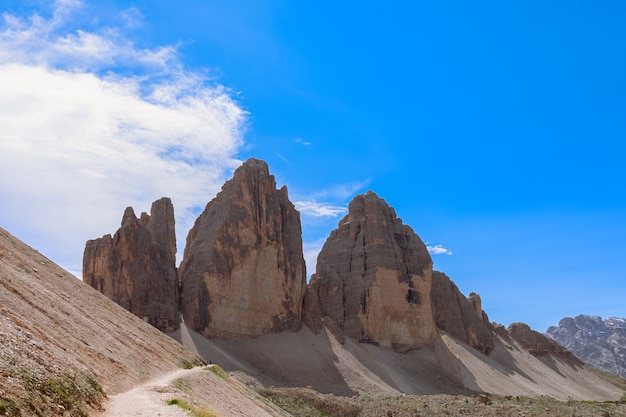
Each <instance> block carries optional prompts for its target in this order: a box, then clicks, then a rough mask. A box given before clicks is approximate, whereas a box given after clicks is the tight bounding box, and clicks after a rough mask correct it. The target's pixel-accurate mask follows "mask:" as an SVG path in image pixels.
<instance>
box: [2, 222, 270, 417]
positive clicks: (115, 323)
mask: <svg viewBox="0 0 626 417" xmlns="http://www.w3.org/2000/svg"><path fill="white" fill-rule="evenodd" d="M199 362H200V360H199V358H198V357H196V356H195V355H193V354H192V353H190V352H189V351H188V350H186V349H184V348H183V347H182V346H181V345H180V344H179V343H177V342H176V341H174V340H173V339H171V338H170V337H168V336H166V335H165V334H163V333H162V332H160V331H159V330H157V329H156V328H154V327H152V326H151V325H149V324H147V323H145V322H144V321H143V320H141V319H139V318H137V317H135V316H134V315H133V314H131V313H129V312H128V311H127V310H125V309H124V308H122V307H120V306H119V305H117V304H116V303H114V302H112V301H111V300H109V299H108V298H107V297H105V296H104V295H102V294H101V293H99V292H98V291H96V290H94V289H93V288H91V287H90V286H88V285H86V284H83V283H82V282H81V281H79V280H78V279H76V278H75V277H74V276H72V275H71V274H69V273H68V272H67V271H65V270H64V269H62V268H60V267H59V266H57V265H56V264H54V263H53V262H52V261H50V260H49V259H48V258H46V257H45V256H43V255H42V254H40V253H39V252H38V251H36V250H35V249H33V248H31V247H29V246H27V245H25V244H24V243H22V242H21V241H20V240H18V239H17V238H15V237H14V236H12V235H11V234H9V233H8V232H7V231H6V230H4V229H1V228H0V370H1V375H0V376H1V378H0V415H8V416H29V415H39V416H41V415H45V416H51V415H71V416H83V415H86V414H87V413H89V412H92V413H93V412H94V411H95V410H99V409H103V408H104V409H106V408H108V405H107V403H106V398H105V396H109V397H111V396H113V395H115V394H118V393H121V392H125V391H127V390H129V389H131V388H132V387H134V386H136V385H139V384H141V383H144V382H146V381H149V380H151V379H153V378H155V377H157V376H160V375H164V374H167V373H171V372H172V371H175V370H177V369H180V367H181V366H183V367H188V366H189V365H191V364H193V363H199ZM209 374H210V373H208V372H207V373H206V375H205V376H202V380H204V381H208V379H207V378H209ZM210 375H212V374H210ZM196 378H197V377H196ZM215 380H216V378H213V379H212V381H213V382H212V384H213V385H211V386H213V387H215V386H218V387H219V386H221V385H223V382H222V381H221V380H219V379H217V382H216V381H215ZM216 384H217V385H216ZM179 391H180V390H176V389H173V391H171V393H170V395H177V396H181V395H183V394H184V393H180V392H179ZM231 391H232V389H231ZM231 391H228V390H226V388H221V391H220V390H216V392H218V393H220V392H221V393H222V395H223V396H224V397H223V398H229V397H230V396H232V392H231ZM245 395H247V394H240V396H245ZM204 398H205V399H206V398H208V395H206V394H205V395H204ZM223 398H222V400H223ZM219 400H220V397H219V396H218V398H215V396H213V398H212V399H211V401H213V402H219ZM207 401H208V400H207ZM163 404H164V403H163ZM163 404H162V405H163ZM251 404H254V403H251ZM248 409H250V410H251V411H250V414H242V415H255V413H254V410H255V408H254V407H253V406H251V405H250V404H248ZM271 414H274V413H271ZM103 415H109V413H108V412H105V413H104V414H103ZM259 415H262V414H259ZM266 415H267V414H266ZM274 415H275V414H274Z"/></svg>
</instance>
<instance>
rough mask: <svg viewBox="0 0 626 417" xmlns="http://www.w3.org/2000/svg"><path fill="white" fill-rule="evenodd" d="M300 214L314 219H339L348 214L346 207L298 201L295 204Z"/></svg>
mask: <svg viewBox="0 0 626 417" xmlns="http://www.w3.org/2000/svg"><path fill="white" fill-rule="evenodd" d="M294 205H295V206H296V209H298V211H300V213H302V214H305V215H309V216H314V217H337V216H340V215H342V214H345V213H347V212H348V209H347V208H346V207H342V206H335V205H332V204H329V203H318V202H317V201H314V200H312V201H296V202H295V203H294Z"/></svg>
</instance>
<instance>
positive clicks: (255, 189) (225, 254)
mask: <svg viewBox="0 0 626 417" xmlns="http://www.w3.org/2000/svg"><path fill="white" fill-rule="evenodd" d="M180 277H181V288H182V292H181V310H182V312H183V315H184V319H185V322H186V323H187V324H188V325H190V326H191V327H192V328H194V329H195V330H196V331H198V332H200V333H202V334H203V335H204V336H207V337H223V338H232V337H241V336H259V335H262V334H267V333H272V332H276V331H282V330H288V329H290V330H295V329H297V328H298V327H299V326H300V317H301V310H302V301H303V298H304V293H305V289H306V266H305V263H304V257H303V254H302V228H301V225H300V214H299V213H298V212H297V211H296V209H295V207H294V205H293V204H292V203H291V202H290V201H289V199H288V193H287V188H286V187H283V188H281V189H280V190H277V189H276V181H275V179H274V176H273V175H271V174H270V173H269V169H268V167H267V164H266V163H265V162H264V161H260V160H257V159H249V160H247V161H246V162H245V163H244V164H243V165H242V166H240V167H239V168H237V170H235V172H234V175H233V178H232V179H231V180H229V181H227V182H226V183H225V184H224V186H223V187H222V191H221V192H220V193H218V195H217V196H216V197H215V198H214V199H213V200H211V201H210V202H209V203H208V204H207V206H206V208H205V210H204V211H203V212H202V214H201V215H200V216H199V217H198V219H197V220H196V222H195V225H194V227H193V228H192V229H191V230H190V232H189V234H188V236H187V245H186V247H185V253H184V259H183V262H182V263H181V266H180Z"/></svg>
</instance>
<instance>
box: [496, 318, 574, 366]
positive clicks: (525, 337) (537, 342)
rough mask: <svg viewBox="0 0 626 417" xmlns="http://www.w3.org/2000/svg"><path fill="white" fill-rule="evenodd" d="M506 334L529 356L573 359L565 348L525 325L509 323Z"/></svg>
mask: <svg viewBox="0 0 626 417" xmlns="http://www.w3.org/2000/svg"><path fill="white" fill-rule="evenodd" d="M507 333H508V334H509V336H511V338H512V339H514V340H515V341H517V342H518V343H519V344H520V345H521V346H522V347H523V348H524V349H526V350H527V351H528V352H530V354H531V355H534V356H543V355H549V354H554V355H559V356H563V357H567V358H570V359H574V357H573V355H572V354H571V352H569V351H568V350H567V349H566V348H565V347H563V346H561V345H559V344H558V343H556V342H555V341H554V340H552V339H550V338H548V337H546V336H544V335H543V334H541V333H539V332H537V331H535V330H532V329H531V328H530V326H528V325H527V324H525V323H511V324H510V325H509V327H508V328H507Z"/></svg>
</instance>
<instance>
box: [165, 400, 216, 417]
mask: <svg viewBox="0 0 626 417" xmlns="http://www.w3.org/2000/svg"><path fill="white" fill-rule="evenodd" d="M167 405H176V406H178V407H180V408H182V409H183V410H185V411H189V412H190V413H191V415H192V416H194V417H217V416H216V415H215V414H213V413H211V412H209V411H206V410H201V409H199V408H197V407H194V406H192V405H190V404H189V403H188V402H187V401H185V400H181V399H179V398H172V399H171V400H168V401H167Z"/></svg>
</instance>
